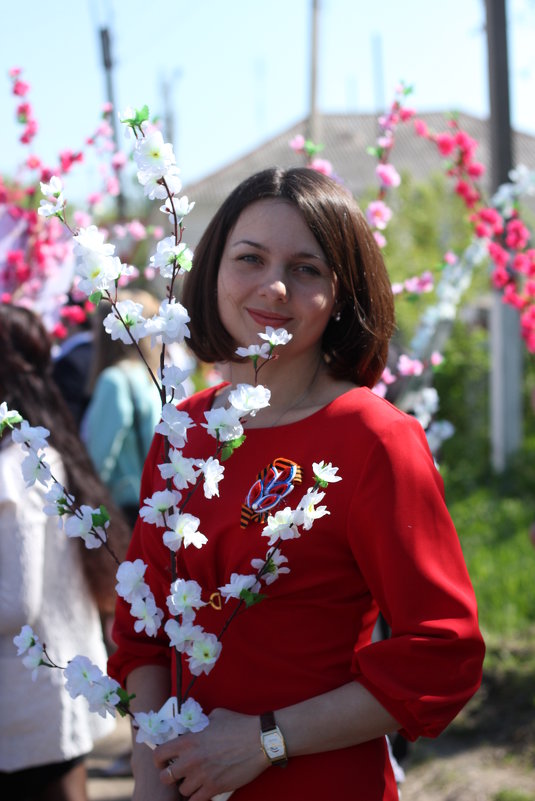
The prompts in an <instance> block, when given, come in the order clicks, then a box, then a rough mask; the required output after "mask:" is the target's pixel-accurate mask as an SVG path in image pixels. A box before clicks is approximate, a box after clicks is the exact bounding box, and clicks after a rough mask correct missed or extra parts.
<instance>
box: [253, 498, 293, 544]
mask: <svg viewBox="0 0 535 801" xmlns="http://www.w3.org/2000/svg"><path fill="white" fill-rule="evenodd" d="M298 518H299V516H298V515H297V514H296V513H295V512H294V511H293V510H292V509H290V507H289V506H287V507H286V508H285V509H280V510H279V511H278V512H275V514H274V515H269V516H268V519H267V526H264V528H263V530H262V536H263V537H269V541H268V545H274V544H275V543H276V542H277V540H279V539H281V540H293V539H297V537H300V536H301V535H300V534H299V531H298V529H297V526H296V523H297V522H298Z"/></svg>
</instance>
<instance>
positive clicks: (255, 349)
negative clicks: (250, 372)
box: [236, 342, 271, 361]
mask: <svg viewBox="0 0 535 801" xmlns="http://www.w3.org/2000/svg"><path fill="white" fill-rule="evenodd" d="M270 350H271V347H270V345H269V342H263V343H262V344H261V345H249V346H248V347H247V348H236V355H237V356H242V357H243V358H249V359H253V361H256V360H257V359H258V358H261V359H267V358H268V357H269V353H270Z"/></svg>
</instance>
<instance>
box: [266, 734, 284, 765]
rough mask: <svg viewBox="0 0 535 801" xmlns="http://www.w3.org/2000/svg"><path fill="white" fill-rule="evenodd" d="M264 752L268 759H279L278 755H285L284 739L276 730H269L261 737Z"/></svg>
mask: <svg viewBox="0 0 535 801" xmlns="http://www.w3.org/2000/svg"><path fill="white" fill-rule="evenodd" d="M262 741H263V743H264V748H265V750H266V754H267V755H268V757H269V758H270V759H279V757H284V756H286V751H285V749H284V741H283V739H282V737H281V735H280V734H279V733H278V732H276V731H270V732H268V733H267V734H264V735H263V737H262Z"/></svg>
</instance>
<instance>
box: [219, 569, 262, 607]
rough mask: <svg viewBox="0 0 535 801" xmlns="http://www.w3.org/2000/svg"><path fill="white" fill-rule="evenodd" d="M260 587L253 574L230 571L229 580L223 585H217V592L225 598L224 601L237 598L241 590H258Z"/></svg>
mask: <svg viewBox="0 0 535 801" xmlns="http://www.w3.org/2000/svg"><path fill="white" fill-rule="evenodd" d="M259 589H260V582H259V581H258V579H257V578H256V576H255V575H253V574H250V575H245V576H244V575H241V574H240V573H232V574H231V576H230V581H229V583H228V584H225V585H224V586H223V587H219V592H220V593H221V595H222V596H223V598H225V602H227V601H229V600H230V598H239V597H240V594H241V592H242V590H250V592H258V590H259Z"/></svg>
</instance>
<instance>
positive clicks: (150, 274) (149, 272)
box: [143, 267, 156, 281]
mask: <svg viewBox="0 0 535 801" xmlns="http://www.w3.org/2000/svg"><path fill="white" fill-rule="evenodd" d="M143 275H144V277H145V278H146V279H147V281H152V279H153V278H154V276H155V275H156V270H155V269H154V267H145V269H144V270H143Z"/></svg>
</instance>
